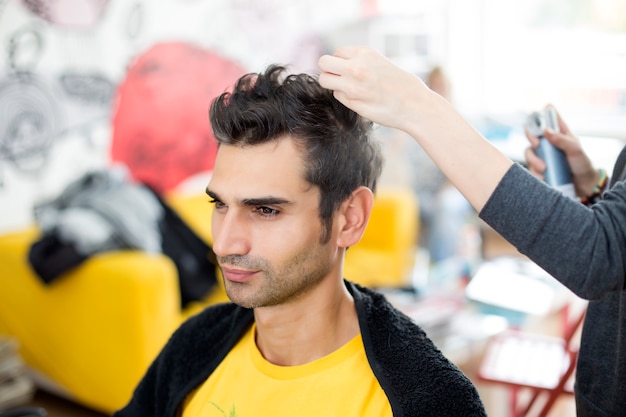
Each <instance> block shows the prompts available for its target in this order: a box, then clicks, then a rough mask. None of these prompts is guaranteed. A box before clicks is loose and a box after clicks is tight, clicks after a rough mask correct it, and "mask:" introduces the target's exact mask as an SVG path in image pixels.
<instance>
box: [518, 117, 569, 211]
mask: <svg viewBox="0 0 626 417" xmlns="http://www.w3.org/2000/svg"><path fill="white" fill-rule="evenodd" d="M526 128H527V129H528V131H529V132H530V133H532V134H533V135H535V136H537V137H538V138H539V146H538V147H537V149H536V152H537V155H538V156H539V158H541V159H543V161H544V162H545V163H546V171H545V172H544V173H543V177H544V180H545V182H546V183H547V184H548V185H550V186H551V187H554V188H556V189H558V190H560V191H561V192H562V193H563V194H565V195H566V196H568V197H571V198H573V199H576V191H575V189H574V184H573V183H572V174H571V171H570V168H569V164H568V163H567V158H566V157H565V154H564V153H563V151H562V150H560V149H559V148H557V147H556V146H554V145H553V144H551V143H550V142H549V141H548V139H546V138H545V137H544V136H543V132H544V130H545V129H546V128H550V129H552V130H555V131H557V132H558V131H559V122H558V119H557V115H556V111H555V110H554V109H553V108H546V109H544V110H542V111H538V112H533V113H531V114H530V115H529V116H528V119H527V120H526Z"/></svg>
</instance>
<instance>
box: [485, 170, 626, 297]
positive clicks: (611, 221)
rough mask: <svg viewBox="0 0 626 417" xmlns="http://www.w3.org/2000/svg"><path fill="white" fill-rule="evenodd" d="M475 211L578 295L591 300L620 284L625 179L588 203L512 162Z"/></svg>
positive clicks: (625, 260)
mask: <svg viewBox="0 0 626 417" xmlns="http://www.w3.org/2000/svg"><path fill="white" fill-rule="evenodd" d="M479 215H480V218H481V219H483V220H484V221H485V222H486V223H487V224H489V225H490V226H491V227H493V228H494V229H495V230H496V231H497V232H498V233H500V234H501V235H502V236H503V237H504V238H505V239H506V240H508V241H509V242H511V243H512V244H513V245H514V246H515V247H516V248H517V249H518V250H519V251H520V252H521V253H523V254H525V255H526V256H528V257H529V258H530V259H531V260H533V261H534V262H535V263H537V264H538V265H539V266H541V267H542V268H543V269H545V270H546V271H547V272H548V273H549V274H551V275H552V276H553V277H555V278H556V279H557V280H559V281H560V282H561V283H563V285H565V286H566V287H568V288H569V289H570V290H572V291H573V292H574V293H576V294H577V295H578V296H580V297H582V298H585V299H589V300H592V299H597V298H600V297H601V296H602V295H603V294H605V293H607V292H610V291H616V290H622V289H623V288H624V279H625V275H626V274H625V271H626V185H625V183H624V181H620V182H617V183H616V184H615V186H614V187H613V188H612V189H611V190H609V191H607V192H605V193H604V196H603V199H602V200H601V201H600V202H599V203H597V204H595V205H594V206H592V207H591V208H588V207H585V206H584V205H582V204H580V203H579V202H577V201H574V200H572V199H570V198H568V197H566V196H564V195H562V194H561V193H560V192H559V191H556V190H554V189H552V188H550V187H549V186H547V185H546V184H545V183H543V182H542V181H540V180H538V179H537V178H535V177H534V176H532V175H531V174H530V173H529V172H528V171H527V170H526V169H524V168H523V167H522V166H520V165H518V164H514V165H513V166H512V167H511V168H510V169H509V171H508V172H507V173H506V174H505V176H504V177H503V178H502V180H501V181H500V183H499V184H498V186H497V187H496V189H495V191H494V192H493V194H492V195H491V197H490V198H489V200H488V201H487V204H486V205H485V206H484V207H483V209H482V210H481V212H480V213H479Z"/></svg>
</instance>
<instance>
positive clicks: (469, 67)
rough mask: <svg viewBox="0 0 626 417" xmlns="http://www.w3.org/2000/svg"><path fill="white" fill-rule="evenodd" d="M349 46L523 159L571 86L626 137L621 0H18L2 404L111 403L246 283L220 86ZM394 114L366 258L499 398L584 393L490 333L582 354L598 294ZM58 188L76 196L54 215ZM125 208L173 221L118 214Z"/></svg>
mask: <svg viewBox="0 0 626 417" xmlns="http://www.w3.org/2000/svg"><path fill="white" fill-rule="evenodd" d="M348 44H366V45H370V46H372V47H374V48H376V49H378V50H379V51H380V52H382V53H383V54H385V55H386V56H388V57H389V58H390V59H392V60H394V61H395V62H397V63H399V64H400V65H402V66H403V67H405V68H406V69H409V70H410V71H412V72H413V73H415V74H416V75H417V76H420V77H422V78H423V79H424V80H425V81H426V82H427V83H428V85H429V86H430V87H431V88H432V89H433V90H435V91H437V92H438V93H439V94H441V95H442V96H444V97H445V98H447V99H448V100H449V101H450V102H451V103H452V104H453V105H454V106H456V107H457V108H458V109H459V111H460V112H461V113H463V115H464V116H466V117H467V118H468V119H469V120H471V121H472V122H473V123H474V125H475V127H476V128H477V129H478V130H479V131H481V132H482V133H483V135H484V136H485V137H486V138H487V139H489V140H490V141H492V142H493V143H494V144H495V145H496V146H498V147H499V148H500V149H502V150H503V151H504V152H505V153H506V154H507V155H509V156H510V157H511V158H512V159H514V160H516V161H519V162H523V151H524V148H525V147H526V146H527V142H526V139H525V137H524V135H523V130H522V129H523V123H524V120H525V118H526V116H527V115H528V113H530V112H532V111H535V110H538V109H539V108H541V107H542V106H543V105H544V104H546V103H548V102H550V103H554V104H555V105H556V106H557V107H558V108H559V110H560V111H561V112H562V113H563V115H564V118H565V119H566V120H568V121H569V125H570V128H571V129H572V130H573V131H574V132H576V134H578V135H579V136H580V137H581V139H582V141H583V146H584V147H585V149H586V150H587V151H588V153H589V155H590V156H591V157H592V158H593V159H594V163H595V165H596V166H598V167H604V168H606V169H609V168H610V167H611V166H612V165H613V162H614V161H613V160H612V158H614V157H615V156H616V155H617V153H618V152H617V150H619V149H621V148H622V147H623V143H624V142H623V141H624V138H626V76H624V74H626V4H625V3H623V2H621V1H618V0H581V1H577V2H568V1H566V0H542V1H539V0H524V1H522V0H508V1H496V0H419V1H408V0H342V1H340V2H337V1H332V0H316V1H313V0H295V1H294V0H263V1H262V0H211V1H203V0H185V1H182V0H153V1H147V0H130V1H129V0H124V1H122V0H63V1H44V0H0V416H2V412H3V411H5V410H9V409H10V408H13V407H16V406H25V407H35V406H42V407H45V408H46V409H47V412H48V414H49V415H51V416H56V415H59V416H60V415H63V416H72V415H77V416H78V415H81V416H104V415H109V414H110V413H111V412H112V411H113V410H115V409H116V408H118V407H120V406H122V405H123V404H124V403H125V402H126V401H127V400H128V398H129V397H130V394H131V391H132V388H133V387H134V385H135V384H136V383H137V381H138V380H139V378H140V377H141V375H142V374H143V372H144V371H145V369H146V367H147V365H148V364H149V363H150V362H151V360H152V359H153V357H154V355H155V354H156V353H157V352H158V351H159V349H160V347H161V346H162V345H163V343H164V342H165V340H167V338H168V336H169V335H170V334H171V332H172V331H173V330H174V329H175V328H176V327H177V326H178V325H179V324H180V323H181V321H182V320H184V319H186V318H187V317H189V316H190V315H191V314H194V313H195V312H197V311H199V309H201V308H203V307H204V306H206V305H209V304H211V303H214V302H218V301H223V300H225V296H224V294H223V292H222V291H221V286H220V285H219V273H217V274H218V276H217V277H216V275H215V274H216V271H215V270H214V268H212V264H210V261H211V258H210V245H211V232H210V210H211V208H210V206H209V205H208V204H207V199H206V196H205V195H204V187H205V186H206V183H207V179H208V178H209V177H210V174H211V170H212V167H213V159H214V157H215V152H216V143H215V141H214V139H213V137H212V133H211V129H210V125H209V122H208V106H209V104H210V101H211V100H212V99H213V98H214V97H215V96H217V95H219V94H220V93H222V92H223V91H225V89H227V88H228V87H229V86H230V85H231V84H232V82H233V81H234V80H235V79H237V78H238V77H239V76H241V75H242V74H244V73H246V72H253V71H259V70H261V69H262V68H264V67H265V66H267V65H269V64H271V63H281V64H286V65H288V66H289V68H290V69H291V70H292V71H293V72H312V73H316V72H317V71H318V70H317V59H318V57H319V56H320V55H321V54H324V53H332V51H333V50H334V49H335V48H336V47H338V46H341V45H348ZM599 69H601V70H599ZM600 72H601V74H602V75H601V76H599V74H600ZM375 134H376V135H377V136H378V137H379V138H380V139H381V140H382V143H383V144H384V151H385V156H386V165H385V168H384V172H383V176H382V178H381V183H380V187H381V188H380V192H379V193H378V196H377V200H376V204H375V207H374V212H373V214H372V219H371V221H370V225H369V227H368V230H367V232H366V235H365V236H364V238H363V240H362V242H361V243H360V244H359V245H357V246H355V247H354V248H351V250H350V251H349V252H348V258H347V260H346V269H345V271H346V277H347V278H348V279H351V280H354V281H357V282H360V283H363V284H365V285H370V286H373V287H378V288H381V290H382V291H384V292H385V293H386V294H387V295H388V297H389V298H390V299H391V300H392V301H394V302H395V303H396V304H397V305H398V306H400V307H401V308H402V309H404V311H405V312H406V313H407V314H409V315H410V316H411V317H412V318H414V319H415V320H416V321H417V322H418V323H420V324H421V325H422V326H423V327H424V328H425V329H426V330H427V332H428V333H429V335H431V337H432V338H433V340H435V341H436V343H438V344H439V346H440V348H441V349H442V350H444V352H445V353H446V354H447V355H448V356H449V357H450V358H452V359H454V360H455V362H456V363H458V364H459V366H461V367H462V369H463V370H464V371H465V372H467V374H468V375H469V376H470V377H471V378H472V380H473V381H474V382H475V383H476V384H477V386H478V388H479V391H480V393H481V396H482V397H483V400H484V402H485V405H486V407H487V411H488V412H489V415H494V416H500V415H501V416H504V415H507V413H508V411H509V410H510V409H511V407H512V406H513V404H517V403H518V402H524V401H525V400H527V399H528V398H530V396H529V394H528V393H527V391H528V387H531V390H530V391H531V392H539V391H542V392H543V391H545V392H546V393H547V394H549V395H548V397H549V398H553V399H554V407H553V411H552V414H550V415H551V416H553V417H555V416H568V415H572V413H573V411H572V410H573V405H572V397H571V396H568V393H567V389H565V388H564V387H565V386H566V384H565V382H566V381H563V384H559V381H560V379H563V378H562V377H563V373H561V370H562V369H567V366H564V367H559V368H558V369H557V375H556V377H555V379H554V380H553V382H551V383H549V384H547V385H545V384H544V385H541V386H539V388H538V387H537V385H536V384H533V382H532V381H531V382H528V380H523V381H522V380H519V379H517V380H516V379H515V378H514V377H511V373H512V372H514V371H515V370H508V371H506V372H509V374H507V373H506V372H504V371H502V372H504V374H503V373H502V372H500V370H495V371H494V369H493V368H489V366H492V365H493V366H495V365H494V363H496V362H495V359H493V358H495V356H494V355H495V354H493V352H492V350H491V347H492V345H493V343H492V342H495V341H498V340H500V341H501V340H502V339H499V338H502V337H503V336H504V335H505V334H507V333H506V332H508V331H510V330H511V329H514V330H523V331H525V332H530V333H534V334H541V335H544V336H546V337H551V338H553V339H556V340H557V342H558V343H557V344H559V346H565V345H564V344H563V343H564V341H567V347H564V348H563V349H562V350H561V351H558V352H560V353H557V357H558V358H560V359H564V358H565V359H567V358H570V357H571V356H570V355H574V354H575V347H574V348H571V349H570V348H569V346H570V342H571V341H574V344H575V340H576V330H577V327H576V326H575V323H577V321H576V319H577V318H578V317H581V314H584V302H582V301H581V300H578V299H576V298H575V297H574V296H573V295H572V294H570V293H569V292H568V291H567V290H565V289H564V288H562V287H561V286H560V285H558V284H555V281H553V280H552V279H551V277H549V276H547V275H546V274H545V273H544V272H543V271H542V270H539V269H538V268H535V267H534V265H532V264H531V263H530V262H529V261H528V260H526V259H525V258H524V257H523V256H522V255H520V254H519V253H517V251H515V250H514V249H513V248H512V247H510V246H509V245H508V244H507V243H506V242H505V241H504V240H503V239H502V238H501V237H500V236H498V235H497V234H496V233H495V232H494V231H492V230H490V229H489V228H488V227H487V226H486V225H484V224H483V223H481V221H480V220H479V219H478V217H477V215H476V213H475V212H474V211H473V209H472V208H471V207H470V206H469V204H468V203H467V201H466V200H465V199H464V197H463V196H462V195H461V194H460V193H459V192H458V191H457V190H456V189H455V188H454V187H453V186H451V185H450V184H449V183H448V182H447V181H446V179H445V177H443V175H442V174H441V172H440V171H439V170H438V168H437V167H436V166H435V165H434V164H433V163H432V162H431V161H430V160H429V158H428V156H427V155H426V154H425V153H424V152H423V151H422V150H421V149H419V148H418V145H417V144H416V143H415V142H414V141H412V140H411V139H410V138H408V137H406V135H404V134H403V133H401V132H398V131H395V130H393V129H388V128H384V127H380V126H377V127H376V128H375ZM480 157H481V156H480V155H476V158H480ZM484 162H485V163H489V161H484ZM120 169H122V170H123V172H124V175H123V177H122V178H121V179H120V180H119V181H121V183H122V184H121V185H123V186H124V187H125V188H124V189H126V190H129V189H132V190H134V191H133V192H140V193H142V195H143V197H142V198H143V200H142V203H137V202H135V203H132V202H131V201H136V200H132V199H130V198H131V195H130V194H128V193H126V194H115V192H116V190H117V188H116V189H113V188H112V187H111V186H110V185H109V184H102V183H99V185H100V186H106V187H107V188H106V190H107V193H108V192H111V193H112V194H106V195H107V196H109V197H106V198H104V199H101V201H105V202H106V204H104V203H102V202H101V203H94V201H93V200H90V197H89V195H88V194H84V193H80V192H79V191H81V190H78V189H77V185H76V184H82V187H83V188H84V189H86V190H87V191H89V190H90V189H91V190H93V189H94V188H90V187H95V186H96V185H98V184H96V183H94V181H96V182H97V180H94V179H93V178H94V176H95V175H97V173H100V174H101V175H107V174H112V173H114V172H119V170H120ZM103 173H104V174H103ZM89 181H92V182H89ZM138 189H139V191H137V190H138ZM82 191H84V190H82ZM100 196H101V197H102V194H100ZM116 202H119V204H121V206H115V205H114V204H115V203H116ZM50 205H54V207H55V208H56V210H57V212H55V213H54V216H53V217H49V216H48V217H46V218H45V219H42V217H41V210H39V211H38V208H41V207H50ZM102 205H106V210H98V209H97V207H102ZM77 207H79V209H77ZM120 207H122V208H123V209H124V210H121V211H128V212H134V213H146V212H147V211H146V210H148V211H149V212H150V213H151V215H152V216H154V219H153V221H152V223H146V222H147V221H148V220H150V219H149V218H147V216H142V215H139V216H138V218H136V219H132V218H128V217H124V218H121V217H120V216H117V217H115V216H113V215H112V214H116V213H117V214H119V213H120ZM59 210H64V212H63V214H67V213H68V211H69V210H73V211H72V212H71V213H72V215H71V216H70V217H69V218H70V219H72V220H67V218H68V217H67V216H63V215H60V214H59V212H58V211H59ZM140 210H141V211H140ZM529 215H532V213H529ZM44 220H45V221H44ZM46 221H47V222H48V223H46ZM51 221H52V222H53V224H52V226H50V222H51ZM120 222H121V223H120ZM139 222H142V223H141V224H140V223H139ZM120 224H121V225H120ZM69 226H73V227H69ZM141 228H143V229H141ZM49 230H54V231H55V233H56V232H58V231H59V230H61V231H64V232H63V233H64V234H63V233H61V234H56V235H52V236H51V235H50V234H46V231H49ZM87 231H89V233H86V232H87ZM136 231H139V232H138V234H139V235H141V236H144V237H145V236H146V235H150V236H153V237H154V239H155V241H156V242H157V244H156V246H154V247H153V246H150V247H146V246H145V245H144V243H145V242H142V241H138V240H137V239H133V232H136ZM129 235H130V236H129ZM68 236H70V237H68ZM134 236H135V237H136V236H137V235H134ZM165 237H168V239H165ZM44 238H45V239H46V241H45V242H43V239H44ZM68 242H71V243H72V246H69V245H67V243H68ZM38 243H39V246H36V244H38ZM44 243H45V244H47V246H45V247H42V246H41V245H42V244H44ZM181 247H182V248H184V250H179V248H181ZM150 248H152V249H150ZM37 249H38V250H39V252H37V251H36V250H37ZM42 250H43V252H42ZM42 253H43V254H44V255H46V257H45V258H44V259H42V258H41V256H42ZM51 253H53V254H55V255H58V256H56V257H54V256H50V254H51ZM37 255H38V256H39V258H37V257H36V256H37ZM59 259H62V260H63V261H64V263H62V264H61V265H59V264H58V263H55V264H54V266H51V265H52V262H56V261H58V260H59ZM68 259H69V260H70V262H68ZM42 261H47V262H48V263H44V264H43V265H44V267H43V269H44V273H45V272H46V271H48V272H49V271H51V270H50V269H46V268H55V269H53V271H54V278H55V279H54V281H53V282H45V280H42V276H41V275H42V274H41V270H39V271H38V270H37V267H41V265H42V263H41V262H42ZM36 262H40V263H38V264H37V263H36ZM46 265H48V266H46ZM208 270H210V271H208ZM207 271H208V272H207ZM205 276H207V279H210V281H206V282H202V279H203V278H202V277H205ZM572 323H573V324H574V325H573V324H572ZM541 352H546V350H544V351H541ZM552 352H554V351H552ZM524 354H525V353H524V352H521V351H519V352H518V353H516V354H515V355H517V356H513V358H514V359H512V360H513V361H518V360H520V361H521V360H522V359H519V358H521V357H522V356H521V355H524ZM546 357H549V356H545V355H544V354H542V353H540V354H539V356H533V357H527V356H524V357H523V358H524V359H523V360H524V361H527V362H524V363H528V361H530V362H533V361H535V362H537V361H540V360H545V358H546ZM490 358H491V359H490ZM489 360H491V362H489V363H487V362H488V361H489ZM7 364H8V365H7ZM498 372H499V373H498ZM494 375H497V376H499V377H498V378H496V377H495V376H494ZM503 375H504V376H503ZM507 375H508V377H507ZM543 376H545V375H543ZM568 378H569V377H568ZM512 381H513V382H512ZM520 381H522V382H523V383H522V382H520ZM570 382H571V381H570ZM550 384H552V385H550ZM11 393H13V396H12V398H8V396H9V395H11Z"/></svg>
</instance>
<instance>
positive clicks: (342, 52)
mask: <svg viewBox="0 0 626 417" xmlns="http://www.w3.org/2000/svg"><path fill="white" fill-rule="evenodd" d="M361 50H363V47H360V46H352V45H346V46H340V47H338V48H337V49H335V51H334V52H333V56H336V57H337V58H343V59H350V58H354V57H355V56H357V55H358V54H359V52H360V51H361Z"/></svg>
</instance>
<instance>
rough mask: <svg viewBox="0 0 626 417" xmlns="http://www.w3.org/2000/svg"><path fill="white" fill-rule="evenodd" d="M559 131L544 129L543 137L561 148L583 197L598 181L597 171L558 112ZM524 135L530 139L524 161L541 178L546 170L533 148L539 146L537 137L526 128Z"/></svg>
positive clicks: (579, 194)
mask: <svg viewBox="0 0 626 417" xmlns="http://www.w3.org/2000/svg"><path fill="white" fill-rule="evenodd" d="M557 115H558V121H559V132H556V131H554V130H551V129H546V130H545V131H544V137H545V138H546V139H547V140H548V141H550V142H551V143H552V144H553V145H554V146H556V147H557V148H559V149H561V150H562V151H563V152H564V153H565V156H566V158H567V162H568V163H569V166H570V170H571V172H572V181H573V183H574V188H575V189H576V194H577V195H578V196H579V197H585V196H588V195H590V194H591V192H592V190H593V187H594V186H595V185H596V184H597V183H598V180H599V172H598V171H597V170H596V169H595V168H594V167H593V164H592V163H591V160H590V159H589V157H588V156H587V154H586V153H585V152H584V150H583V148H582V146H581V144H580V140H579V139H578V138H577V137H576V136H575V135H574V134H573V133H572V132H571V130H570V129H569V127H567V124H565V122H564V121H563V119H562V118H561V116H560V115H559V114H558V112H557ZM526 137H527V138H528V140H529V141H530V147H529V148H527V149H526V153H525V156H526V162H527V163H528V168H529V170H530V171H531V172H532V173H533V174H534V175H536V176H537V177H539V178H541V179H543V173H544V172H545V170H546V164H545V162H544V161H543V160H542V159H541V158H539V156H537V154H536V153H535V149H536V148H537V147H538V146H539V138H538V137H537V136H534V135H532V134H531V133H530V132H529V131H528V130H526Z"/></svg>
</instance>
